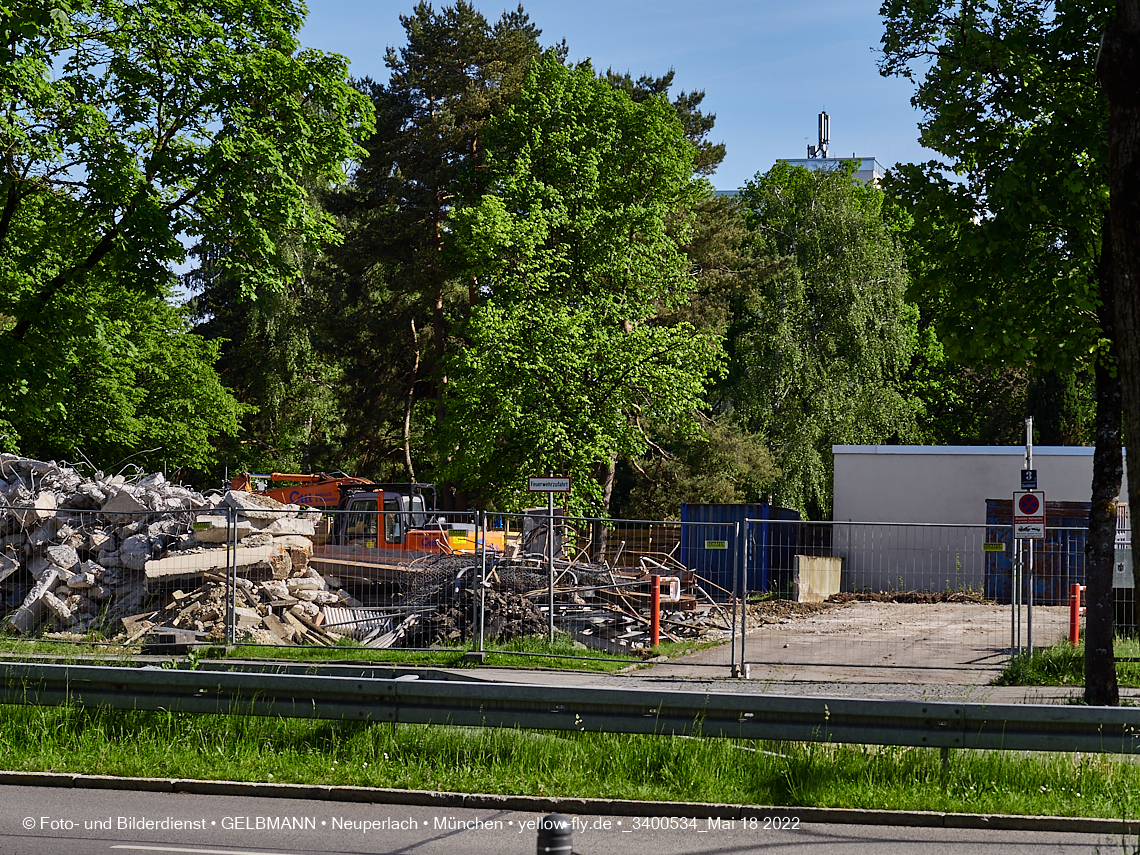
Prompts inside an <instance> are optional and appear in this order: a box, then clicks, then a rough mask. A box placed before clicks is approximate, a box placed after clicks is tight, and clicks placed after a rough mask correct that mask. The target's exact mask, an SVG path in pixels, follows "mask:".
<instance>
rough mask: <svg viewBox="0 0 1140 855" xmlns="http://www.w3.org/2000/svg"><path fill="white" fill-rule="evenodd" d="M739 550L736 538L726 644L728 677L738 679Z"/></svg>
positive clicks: (737, 527) (738, 525) (737, 528)
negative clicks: (730, 635) (729, 636)
mask: <svg viewBox="0 0 1140 855" xmlns="http://www.w3.org/2000/svg"><path fill="white" fill-rule="evenodd" d="M690 530H691V529H690ZM736 530H737V532H738V533H739V531H740V523H739V522H738V523H737V524H736ZM739 548H740V538H739V537H738V538H737V539H736V541H734V542H733V544H732V596H733V597H735V598H736V602H735V603H734V604H733V609H732V640H731V641H729V643H728V646H729V650H730V652H731V663H730V669H731V670H730V671H729V675H730V676H733V677H739V676H740V674H741V672H742V670H743V669H741V667H740V665H739V664H738V663H737V661H736V612H737V609H738V608H740V562H739V561H737V560H736V552H737V550H738V549H739Z"/></svg>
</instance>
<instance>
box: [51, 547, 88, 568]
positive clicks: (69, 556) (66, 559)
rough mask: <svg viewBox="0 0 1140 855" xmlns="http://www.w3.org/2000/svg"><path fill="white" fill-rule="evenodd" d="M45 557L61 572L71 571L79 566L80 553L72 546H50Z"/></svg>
mask: <svg viewBox="0 0 1140 855" xmlns="http://www.w3.org/2000/svg"><path fill="white" fill-rule="evenodd" d="M44 555H45V557H46V558H47V560H48V561H50V562H51V563H52V564H54V565H55V566H56V567H58V568H60V569H61V570H71V569H72V568H74V567H75V566H76V565H78V564H79V553H78V552H76V551H75V550H74V549H73V548H72V547H70V546H49V547H48V548H47V549H46V550H44Z"/></svg>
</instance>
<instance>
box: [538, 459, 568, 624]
mask: <svg viewBox="0 0 1140 855" xmlns="http://www.w3.org/2000/svg"><path fill="white" fill-rule="evenodd" d="M527 490H528V491H529V492H531V493H546V570H547V574H548V577H549V579H548V582H549V589H548V594H549V596H548V597H547V605H548V606H549V608H550V613H549V615H548V617H547V628H548V630H549V632H550V643H551V644H553V643H554V494H555V493H569V492H570V479H569V478H556V477H554V476H553V475H548V476H547V477H545V478H528V479H527Z"/></svg>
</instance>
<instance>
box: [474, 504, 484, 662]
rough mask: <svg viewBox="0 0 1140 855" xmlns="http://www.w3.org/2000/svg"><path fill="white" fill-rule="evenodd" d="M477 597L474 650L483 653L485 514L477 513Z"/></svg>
mask: <svg viewBox="0 0 1140 855" xmlns="http://www.w3.org/2000/svg"><path fill="white" fill-rule="evenodd" d="M478 530H479V532H480V533H481V534H482V539H481V540H480V541H479V596H478V597H476V598H475V650H476V651H477V652H480V653H481V652H482V651H483V623H484V621H485V620H486V617H487V512H486V511H479V529H478Z"/></svg>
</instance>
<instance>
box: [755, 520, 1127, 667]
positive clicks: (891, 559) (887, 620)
mask: <svg viewBox="0 0 1140 855" xmlns="http://www.w3.org/2000/svg"><path fill="white" fill-rule="evenodd" d="M1122 519H1123V521H1124V522H1126V517H1124V518H1122ZM746 526H747V527H746V537H745V551H746V553H745V556H744V559H743V560H744V563H745V566H746V573H745V578H747V579H748V580H749V582H750V583H754V582H757V581H760V580H763V581H764V582H765V583H766V587H765V588H758V587H757V586H756V585H754V584H750V585H749V590H750V591H751V592H752V593H753V597H752V601H751V602H750V604H749V605H748V608H747V612H748V621H749V624H748V635H747V642H746V643H743V644H742V653H741V661H743V662H750V663H756V664H770V665H780V666H789V665H797V666H824V667H833V668H834V667H842V668H850V667H860V668H871V667H876V668H894V669H897V668H915V669H928V668H937V669H942V670H946V669H951V670H953V669H962V670H973V669H992V668H994V667H995V666H997V665H1000V664H1001V663H1003V662H1004V661H1005V660H1006V659H1007V658H1008V657H1009V655H1010V654H1011V653H1012V652H1017V651H1020V650H1023V649H1027V648H1032V647H1040V646H1046V645H1049V644H1054V643H1057V642H1061V641H1065V640H1067V639H1069V637H1070V632H1071V620H1070V611H1071V609H1070V606H1071V603H1072V598H1073V593H1074V592H1075V591H1077V590H1078V588H1075V587H1074V586H1081V585H1083V584H1084V580H1085V571H1086V552H1085V548H1086V542H1087V526H1079V525H1070V526H1053V527H1050V528H1048V529H1047V530H1046V537H1045V538H1044V539H1043V540H1040V541H1029V540H1022V539H1017V540H1015V539H1013V538H1012V531H1011V526H1010V525H1009V524H990V525H949V524H946V525H943V524H927V523H923V524H918V523H912V524H906V523H864V522H797V521H770V520H748V521H747V523H746ZM1129 540H1130V538H1129V534H1128V531H1127V529H1126V528H1124V527H1123V526H1122V527H1121V529H1120V532H1119V535H1118V542H1117V546H1118V549H1117V562H1116V571H1117V572H1116V577H1117V585H1116V587H1115V588H1114V600H1115V603H1116V611H1117V625H1118V628H1119V630H1120V631H1122V632H1128V631H1135V614H1134V600H1133V597H1132V589H1131V588H1130V587H1128V586H1130V585H1131V548H1130V542H1129ZM792 604H794V605H792ZM1078 605H1079V604H1078ZM743 638H744V636H742V639H743Z"/></svg>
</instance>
